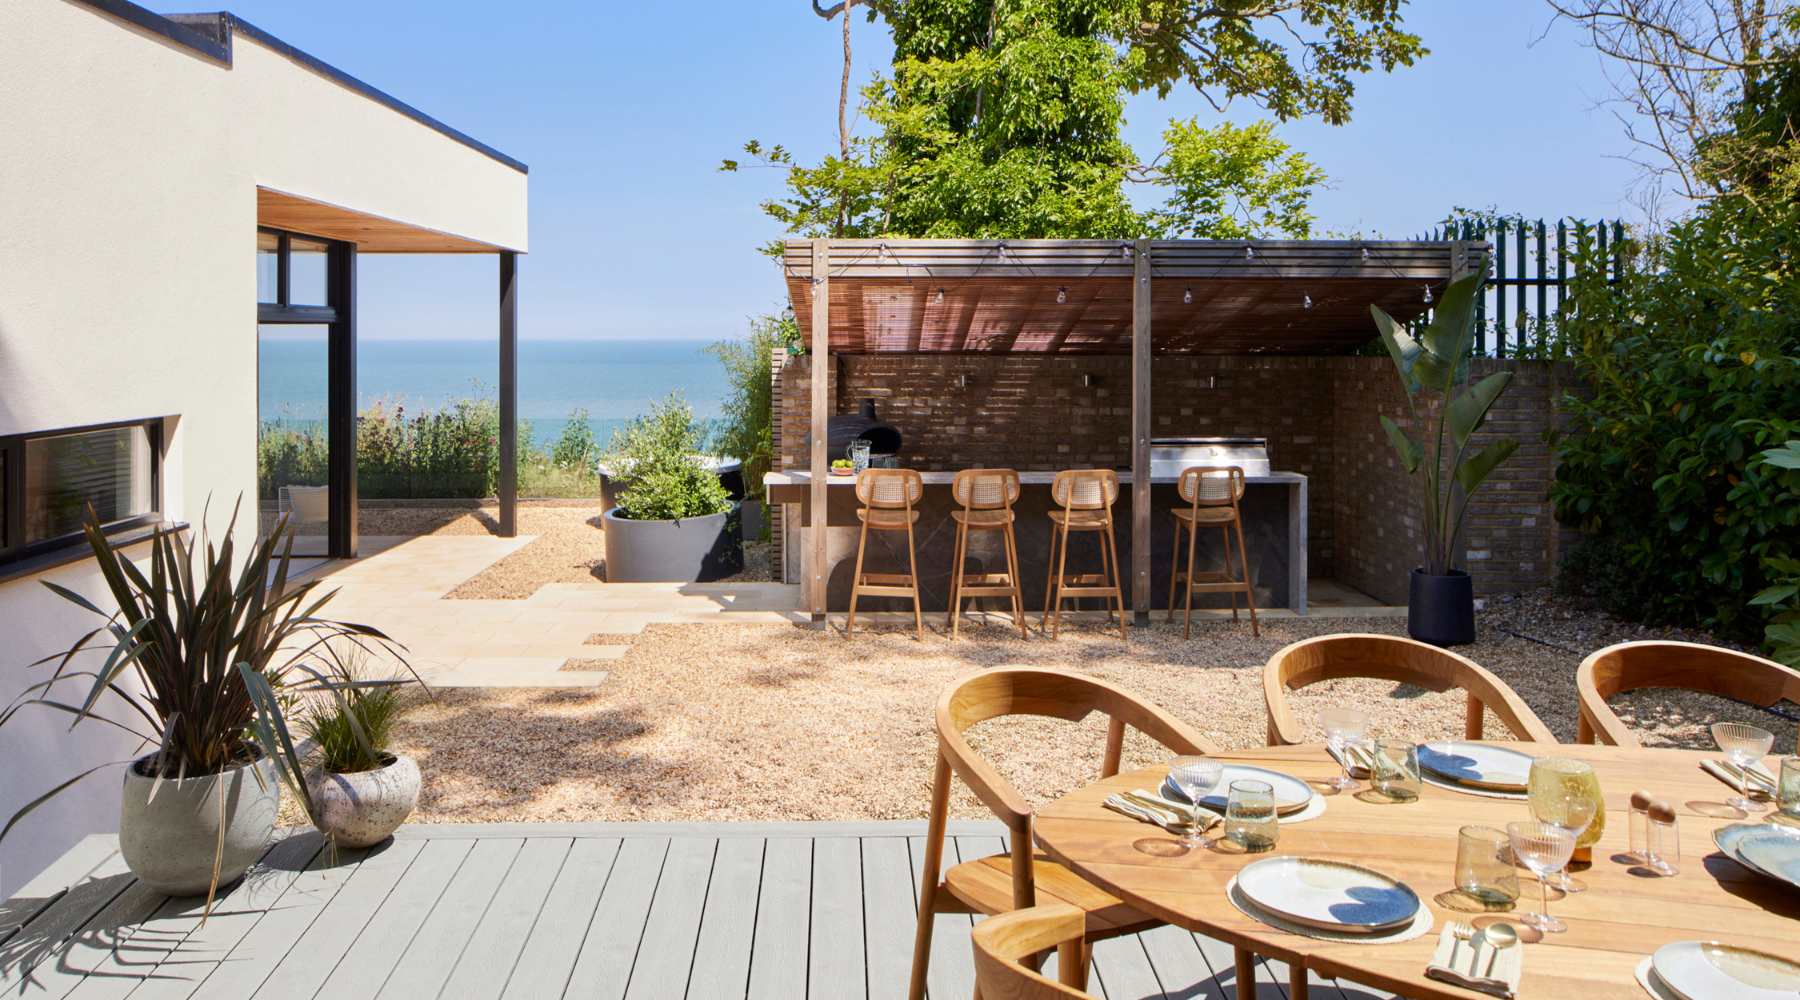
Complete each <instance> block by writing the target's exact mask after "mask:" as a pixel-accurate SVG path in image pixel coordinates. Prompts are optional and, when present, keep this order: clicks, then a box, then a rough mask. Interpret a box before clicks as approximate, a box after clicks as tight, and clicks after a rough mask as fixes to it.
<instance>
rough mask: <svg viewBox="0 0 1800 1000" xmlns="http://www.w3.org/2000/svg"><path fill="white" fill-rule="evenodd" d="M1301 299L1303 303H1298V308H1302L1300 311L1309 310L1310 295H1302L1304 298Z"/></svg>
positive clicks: (1310, 306) (1310, 304) (1310, 303)
mask: <svg viewBox="0 0 1800 1000" xmlns="http://www.w3.org/2000/svg"><path fill="white" fill-rule="evenodd" d="M1301 298H1302V299H1303V300H1304V301H1302V302H1301V303H1300V307H1301V308H1302V309H1311V308H1312V296H1311V295H1304V296H1301Z"/></svg>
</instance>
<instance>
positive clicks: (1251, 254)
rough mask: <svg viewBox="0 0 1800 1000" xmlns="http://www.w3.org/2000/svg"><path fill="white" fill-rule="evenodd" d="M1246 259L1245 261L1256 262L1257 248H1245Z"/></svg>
mask: <svg viewBox="0 0 1800 1000" xmlns="http://www.w3.org/2000/svg"><path fill="white" fill-rule="evenodd" d="M1244 259H1245V260H1255V259H1256V248H1255V247H1245V248H1244Z"/></svg>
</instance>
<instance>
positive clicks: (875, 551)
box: [763, 468, 1307, 617]
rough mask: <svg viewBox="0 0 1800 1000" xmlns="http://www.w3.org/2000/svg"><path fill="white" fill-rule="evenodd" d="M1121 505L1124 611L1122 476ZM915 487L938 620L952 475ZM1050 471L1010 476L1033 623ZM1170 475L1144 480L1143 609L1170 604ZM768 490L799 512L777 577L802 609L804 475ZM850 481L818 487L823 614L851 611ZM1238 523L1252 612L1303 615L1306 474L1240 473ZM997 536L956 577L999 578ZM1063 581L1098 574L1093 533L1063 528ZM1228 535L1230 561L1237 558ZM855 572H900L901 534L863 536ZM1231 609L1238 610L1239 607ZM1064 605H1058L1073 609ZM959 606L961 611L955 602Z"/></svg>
mask: <svg viewBox="0 0 1800 1000" xmlns="http://www.w3.org/2000/svg"><path fill="white" fill-rule="evenodd" d="M1118 475H1119V484H1120V490H1119V499H1118V501H1117V502H1116V503H1115V504H1114V505H1113V522H1114V523H1113V538H1114V540H1115V542H1116V544H1117V547H1118V554H1119V565H1120V566H1121V567H1123V568H1124V570H1123V572H1122V574H1121V580H1120V584H1121V586H1122V588H1123V589H1124V592H1125V603H1126V607H1127V608H1129V607H1131V604H1132V602H1131V594H1132V581H1131V579H1130V569H1131V481H1132V476H1131V473H1129V472H1120V473H1119V474H1118ZM919 476H920V478H921V479H923V480H924V482H925V495H924V498H923V499H921V500H920V502H919V504H918V505H917V507H916V508H915V509H916V510H918V512H919V521H918V524H917V525H915V526H914V528H913V539H914V544H915V545H916V547H917V558H918V570H919V590H920V594H921V595H922V597H923V603H924V607H925V610H926V611H928V612H930V611H935V612H937V613H939V614H942V613H943V612H944V611H945V610H946V609H947V608H948V607H949V600H950V597H949V594H950V560H951V557H952V555H953V554H954V552H955V544H956V522H955V520H954V519H952V518H951V516H950V512H951V511H952V510H957V509H961V508H960V505H959V504H957V503H956V502H955V500H954V499H953V498H952V497H951V494H950V484H951V482H952V481H953V480H954V479H955V478H956V473H955V472H924V471H921V472H920V473H919ZM1055 478H1056V473H1055V472H1026V471H1021V472H1020V473H1019V483H1020V486H1021V490H1020V494H1019V499H1018V502H1017V503H1015V504H1014V505H1013V514H1014V519H1015V520H1014V524H1013V531H1014V537H1015V539H1016V540H1017V544H1018V551H1019V575H1020V577H1021V578H1022V579H1021V582H1022V583H1023V587H1024V596H1025V608H1026V610H1028V611H1031V612H1032V613H1033V615H1034V617H1035V615H1036V613H1037V612H1041V611H1042V610H1043V609H1044V588H1045V584H1046V582H1047V576H1048V573H1049V566H1048V564H1047V559H1046V557H1047V556H1048V554H1049V551H1050V540H1051V522H1050V518H1049V516H1048V513H1049V511H1050V509H1051V507H1052V504H1051V501H1050V491H1049V489H1048V487H1049V485H1050V482H1051V480H1053V479H1055ZM1176 480H1177V477H1175V476H1157V477H1153V478H1152V479H1151V480H1150V483H1151V506H1150V511H1151V512H1150V534H1151V553H1150V555H1151V564H1150V580H1149V581H1148V582H1149V585H1150V588H1151V607H1152V608H1155V609H1162V608H1166V607H1168V588H1169V573H1170V570H1171V567H1172V566H1173V565H1174V559H1175V554H1174V552H1173V547H1174V538H1175V517H1174V515H1173V514H1172V513H1171V512H1172V511H1173V510H1174V509H1175V508H1177V507H1185V506H1187V505H1186V504H1184V503H1182V501H1181V497H1180V495H1179V494H1178V493H1177V492H1176V490H1175V484H1176ZM763 484H764V485H765V486H766V487H767V489H768V502H769V503H770V504H771V505H773V504H791V505H794V506H796V507H798V508H799V518H798V520H799V523H798V525H796V524H795V522H794V521H793V520H790V521H789V522H788V530H789V535H788V537H787V541H786V551H785V560H786V570H785V573H784V579H787V580H789V581H794V582H798V583H800V585H801V592H802V595H803V599H804V601H805V602H806V603H807V604H808V605H810V604H811V601H812V590H811V584H810V581H808V580H807V579H806V578H805V574H804V573H803V572H802V571H801V568H802V566H803V565H804V556H803V553H804V552H805V551H806V549H807V546H808V545H809V544H810V533H811V531H812V511H811V491H812V476H811V475H810V473H809V471H808V470H807V469H804V468H799V469H786V470H783V471H781V472H771V473H769V474H768V475H766V476H764V477H763ZM855 485H856V477H855V476H831V477H829V478H828V480H827V486H828V492H827V494H826V496H827V497H828V498H829V500H828V504H827V507H828V511H827V517H826V525H827V528H828V534H827V537H826V567H827V568H826V581H827V583H826V607H827V608H828V609H829V610H830V611H833V612H841V611H846V610H848V609H849V607H850V577H851V574H852V573H853V572H854V571H855V568H856V546H857V540H858V538H859V536H860V534H861V522H860V521H859V520H858V519H857V516H856V511H857V510H858V508H860V507H861V506H862V505H861V504H860V503H859V502H858V501H857V499H856V491H855V489H854V487H855ZM1239 509H1240V510H1241V511H1242V513H1243V516H1244V548H1245V550H1246V551H1247V552H1248V555H1249V561H1250V580H1251V585H1252V588H1253V591H1252V592H1253V593H1254V594H1255V595H1256V606H1257V607H1258V608H1265V607H1268V608H1283V607H1285V608H1289V609H1292V610H1293V612H1294V613H1295V614H1301V615H1303V614H1305V613H1306V538H1307V525H1306V477H1305V476H1303V475H1301V474H1300V473H1297V472H1274V473H1271V474H1269V475H1266V476H1247V477H1245V490H1244V498H1243V500H1241V501H1239ZM1000 534H1001V533H1000V532H998V531H971V532H969V549H968V553H967V561H966V562H965V563H964V572H966V573H971V574H972V573H1002V572H1005V570H1006V557H1005V554H1004V550H1003V549H1002V547H1001V539H1000ZM1069 538H1070V545H1069V561H1068V566H1067V569H1066V571H1067V572H1069V573H1092V572H1098V571H1099V570H1100V568H1101V563H1100V542H1099V532H1092V531H1089V532H1071V533H1070V536H1069ZM1235 549H1236V540H1235V538H1234V539H1233V557H1232V563H1233V567H1234V569H1239V571H1240V572H1241V568H1240V567H1238V566H1237V563H1238V560H1237V558H1236V554H1235ZM1186 559H1187V540H1186V538H1185V537H1184V538H1183V539H1182V548H1181V561H1182V562H1183V564H1184V568H1185V562H1186ZM1194 568H1195V570H1196V571H1198V572H1202V573H1204V572H1208V571H1218V570H1222V569H1223V568H1224V555H1223V549H1222V547H1221V539H1220V534H1219V532H1218V531H1216V530H1213V529H1211V528H1203V529H1202V530H1201V531H1200V537H1199V542H1198V544H1197V545H1196V547H1195V552H1194ZM863 571H864V572H869V573H904V572H906V533H905V532H903V531H870V532H869V551H868V553H867V555H866V556H865V558H864V565H863ZM1230 598H1231V595H1229V594H1195V595H1194V607H1196V608H1228V607H1230ZM972 603H973V604H974V605H975V607H976V608H977V609H981V608H990V609H994V610H1006V609H1005V608H1004V607H1003V605H1005V604H1006V603H1007V601H1006V599H1005V598H984V599H980V600H976V601H974V602H972ZM1104 603H1105V601H1104V600H1103V599H1100V598H1087V599H1085V600H1084V601H1083V602H1081V604H1080V605H1079V606H1080V607H1081V608H1084V609H1087V610H1099V609H1100V608H1101V606H1102V605H1103V604H1104ZM1240 603H1241V602H1240ZM1074 606H1075V603H1074V602H1073V601H1071V602H1069V603H1067V604H1065V609H1072V608H1073V607H1074ZM856 607H857V610H858V611H859V612H860V611H865V610H867V611H910V610H911V602H910V601H908V600H906V599H905V598H882V597H864V598H862V599H860V600H859V601H857V605H856ZM965 607H966V605H965Z"/></svg>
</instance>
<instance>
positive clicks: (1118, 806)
mask: <svg viewBox="0 0 1800 1000" xmlns="http://www.w3.org/2000/svg"><path fill="white" fill-rule="evenodd" d="M1142 794H1144V793H1142V792H1138V793H1136V794H1134V795H1130V796H1126V795H1118V794H1113V795H1108V796H1107V797H1106V802H1105V803H1103V804H1104V805H1105V806H1106V808H1108V809H1111V810H1112V811H1113V812H1116V813H1122V814H1124V815H1126V816H1130V817H1131V818H1132V819H1135V820H1138V821H1140V822H1144V823H1153V824H1155V825H1156V826H1160V827H1162V828H1163V829H1165V830H1167V831H1169V832H1170V833H1187V832H1188V830H1189V828H1190V826H1191V823H1190V822H1189V816H1190V814H1188V813H1186V812H1185V811H1184V812H1177V811H1175V810H1173V809H1164V808H1161V807H1160V806H1157V805H1155V804H1153V803H1149V802H1144V801H1142V800H1140V799H1139V798H1138V796H1139V795H1142Z"/></svg>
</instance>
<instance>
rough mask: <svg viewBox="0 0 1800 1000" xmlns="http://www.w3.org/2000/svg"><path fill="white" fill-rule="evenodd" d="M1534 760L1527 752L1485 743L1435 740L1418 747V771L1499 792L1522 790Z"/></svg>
mask: <svg viewBox="0 0 1800 1000" xmlns="http://www.w3.org/2000/svg"><path fill="white" fill-rule="evenodd" d="M1536 759H1537V758H1535V757H1533V756H1531V755H1530V754H1528V753H1520V752H1519V751H1517V750H1509V749H1507V748H1506V747H1495V746H1488V745H1487V744H1485V743H1465V742H1463V741H1461V740H1439V741H1437V742H1435V743H1421V744H1419V766H1420V767H1421V768H1423V769H1425V770H1427V771H1430V772H1431V773H1432V774H1435V775H1437V776H1438V777H1440V778H1443V779H1445V780H1447V781H1454V782H1458V783H1460V784H1464V785H1468V786H1470V787H1471V788H1491V789H1493V790H1495V791H1499V792H1522V791H1524V790H1525V784H1526V780H1527V779H1528V778H1529V777H1530V775H1531V762H1532V761H1534V760H1536Z"/></svg>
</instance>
